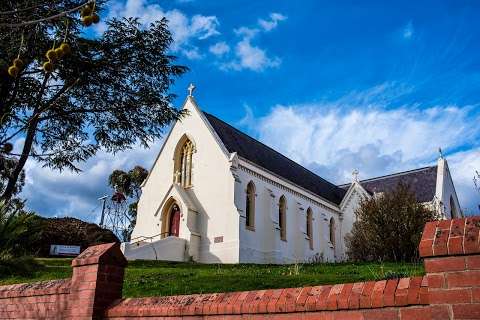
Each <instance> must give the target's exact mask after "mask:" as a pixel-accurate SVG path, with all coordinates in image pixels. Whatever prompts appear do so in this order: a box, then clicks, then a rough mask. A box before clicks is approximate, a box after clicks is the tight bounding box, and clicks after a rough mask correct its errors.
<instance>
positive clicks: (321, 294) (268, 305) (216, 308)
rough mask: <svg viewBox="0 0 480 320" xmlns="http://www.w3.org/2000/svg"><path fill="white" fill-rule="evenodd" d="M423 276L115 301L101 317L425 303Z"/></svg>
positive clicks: (376, 306)
mask: <svg viewBox="0 0 480 320" xmlns="http://www.w3.org/2000/svg"><path fill="white" fill-rule="evenodd" d="M427 286H428V283H427V278H426V277H411V278H401V279H391V280H381V281H368V282H357V283H347V284H336V285H325V286H313V287H303V288H287V289H268V290H254V291H240V292H229V293H211V294H193V295H183V296H165V297H148V298H128V299H122V300H117V301H116V302H115V303H114V304H113V305H112V306H111V307H110V308H108V310H107V311H106V313H105V316H107V317H119V316H128V315H131V314H137V315H138V314H139V313H138V312H141V314H142V315H143V316H179V315H182V316H183V315H186V316H188V315H229V314H262V313H263V314H265V313H291V312H307V311H334V310H357V309H374V308H384V307H398V306H410V305H425V304H428V287H427Z"/></svg>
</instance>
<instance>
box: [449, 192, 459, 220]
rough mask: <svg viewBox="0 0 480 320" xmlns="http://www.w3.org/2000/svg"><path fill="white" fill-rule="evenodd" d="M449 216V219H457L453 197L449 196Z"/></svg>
mask: <svg viewBox="0 0 480 320" xmlns="http://www.w3.org/2000/svg"><path fill="white" fill-rule="evenodd" d="M450 216H451V218H452V219H453V218H458V212H457V207H456V206H455V201H454V200H453V196H450Z"/></svg>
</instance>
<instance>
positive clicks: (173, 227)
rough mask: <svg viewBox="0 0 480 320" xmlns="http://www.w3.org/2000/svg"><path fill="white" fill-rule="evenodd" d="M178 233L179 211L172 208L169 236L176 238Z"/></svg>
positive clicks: (176, 208)
mask: <svg viewBox="0 0 480 320" xmlns="http://www.w3.org/2000/svg"><path fill="white" fill-rule="evenodd" d="M179 231H180V210H179V209H178V207H176V206H175V207H173V209H172V213H171V214H170V234H169V235H170V236H175V237H178V233H179Z"/></svg>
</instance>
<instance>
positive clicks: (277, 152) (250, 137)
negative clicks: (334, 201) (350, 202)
mask: <svg viewBox="0 0 480 320" xmlns="http://www.w3.org/2000/svg"><path fill="white" fill-rule="evenodd" d="M202 112H203V113H204V114H206V115H208V116H211V117H214V118H215V119H217V120H218V121H221V122H223V123H224V124H226V125H227V126H229V127H230V128H232V129H233V130H235V131H237V132H238V133H240V134H242V135H244V136H246V137H248V138H249V139H251V140H253V141H255V142H256V143H259V144H261V145H263V146H264V147H266V148H268V149H269V150H271V151H273V152H275V153H276V154H278V155H280V156H281V157H283V158H285V159H287V160H288V161H290V162H292V163H294V164H296V165H297V166H299V167H301V168H302V169H303V170H305V171H307V172H309V173H311V174H313V175H315V176H316V177H318V178H320V179H321V180H323V181H324V182H326V183H328V184H329V185H331V186H332V187H335V188H339V186H337V185H336V184H334V183H332V182H330V181H328V180H326V179H324V178H322V177H321V176H319V175H318V174H316V173H315V172H313V171H311V170H309V169H307V168H305V167H304V166H302V165H301V164H299V163H298V162H296V161H293V160H292V159H290V158H289V157H287V156H285V155H284V154H282V153H280V152H279V151H277V150H275V149H273V148H272V147H270V146H268V145H266V144H265V143H263V142H261V141H259V140H257V139H255V138H254V137H252V136H250V135H248V134H246V133H245V132H243V131H241V130H239V129H237V128H235V127H234V126H232V125H231V124H229V123H227V122H225V121H223V120H222V119H220V118H218V117H216V116H214V115H213V114H211V113H208V112H205V111H202ZM287 180H288V179H287Z"/></svg>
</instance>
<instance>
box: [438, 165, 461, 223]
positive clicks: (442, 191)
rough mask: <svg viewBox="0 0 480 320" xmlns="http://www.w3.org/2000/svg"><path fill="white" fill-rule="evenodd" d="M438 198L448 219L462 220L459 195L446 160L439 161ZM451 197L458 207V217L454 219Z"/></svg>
mask: <svg viewBox="0 0 480 320" xmlns="http://www.w3.org/2000/svg"><path fill="white" fill-rule="evenodd" d="M435 196H436V198H437V199H439V200H440V201H441V203H442V206H443V212H444V214H445V218H446V219H452V218H460V217H462V216H463V213H462V210H461V207H460V203H459V201H458V198H457V193H456V191H455V186H454V184H453V180H452V175H451V174H450V169H449V168H448V163H447V160H446V159H445V158H443V157H442V158H440V159H439V160H438V171H437V186H436V194H435ZM450 197H451V198H452V200H453V201H452V202H453V203H454V206H455V207H456V212H457V217H452V215H451V213H452V208H451V205H450Z"/></svg>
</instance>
